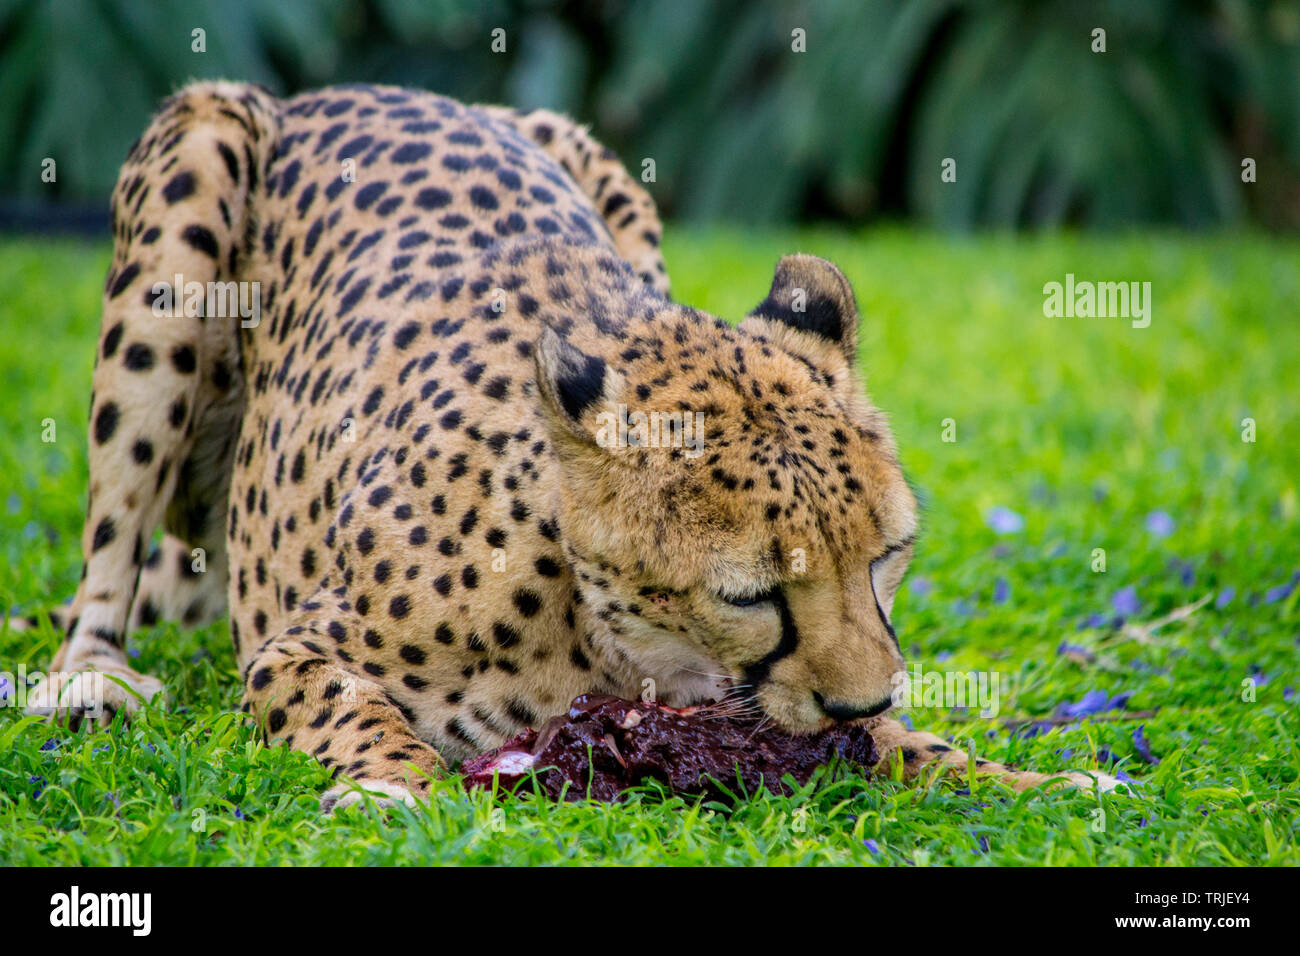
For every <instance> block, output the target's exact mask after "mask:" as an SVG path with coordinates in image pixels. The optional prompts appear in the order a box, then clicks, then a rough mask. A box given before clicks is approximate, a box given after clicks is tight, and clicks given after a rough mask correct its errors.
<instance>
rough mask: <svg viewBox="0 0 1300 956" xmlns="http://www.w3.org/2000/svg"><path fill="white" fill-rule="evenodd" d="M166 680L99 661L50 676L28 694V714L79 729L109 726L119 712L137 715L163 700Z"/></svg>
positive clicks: (39, 682)
mask: <svg viewBox="0 0 1300 956" xmlns="http://www.w3.org/2000/svg"><path fill="white" fill-rule="evenodd" d="M162 690H163V684H162V681H160V680H158V678H156V677H150V676H149V675H148V674H141V673H140V672H139V671H135V670H132V669H131V668H130V667H127V666H126V665H125V664H118V663H116V662H113V661H107V660H104V661H97V662H96V663H95V665H94V666H93V667H90V666H86V667H81V668H68V669H66V670H60V671H55V672H52V673H49V674H46V675H45V676H44V677H43V678H42V679H41V680H40V681H38V682H37V683H36V684H35V685H34V686H33V687H32V688H31V689H30V690H28V692H27V708H26V710H27V713H29V714H38V715H41V716H45V717H51V718H53V719H55V720H66V721H67V722H68V724H69V726H71V727H73V728H75V727H77V726H79V725H80V724H81V723H82V722H83V721H86V722H88V723H89V724H90V726H92V727H104V726H107V725H108V724H109V723H111V722H112V720H113V715H114V714H115V713H117V711H119V710H121V711H125V712H126V713H127V714H133V713H135V712H136V711H137V710H139V709H140V708H141V707H142V706H144V705H145V704H147V703H149V702H150V701H152V700H154V699H155V698H159V699H160V700H161V696H160V695H161V694H162Z"/></svg>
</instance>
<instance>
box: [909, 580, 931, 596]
mask: <svg viewBox="0 0 1300 956" xmlns="http://www.w3.org/2000/svg"><path fill="white" fill-rule="evenodd" d="M907 587H908V590H909V591H911V592H912V593H913V594H915V595H916V596H917V597H926V596H927V595H928V594H929V593H930V592H931V591H933V590H934V585H933V584H931V583H930V579H929V578H919V577H918V578H912V580H911V581H910V582H909V583H908V585H907Z"/></svg>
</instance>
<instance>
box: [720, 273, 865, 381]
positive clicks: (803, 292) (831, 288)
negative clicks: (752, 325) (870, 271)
mask: <svg viewBox="0 0 1300 956" xmlns="http://www.w3.org/2000/svg"><path fill="white" fill-rule="evenodd" d="M749 319H767V320H768V321H771V322H780V323H782V324H784V325H788V326H790V327H792V328H795V329H798V330H799V331H800V332H808V333H811V334H812V335H815V336H817V337H818V338H821V339H825V340H827V341H828V342H831V343H834V344H835V345H837V346H839V350H840V352H841V353H843V355H844V357H845V358H846V359H848V362H849V367H850V368H852V367H853V366H854V365H855V364H856V362H857V351H858V322H859V319H858V304H857V301H856V300H855V299H854V297H853V287H852V286H850V285H849V280H848V279H846V278H845V277H844V273H842V272H840V270H839V269H837V268H835V266H834V265H832V264H831V263H829V262H827V261H826V260H825V259H821V258H818V257H817V256H809V255H804V254H802V253H800V254H797V255H792V256H785V257H783V258H782V259H781V261H780V262H778V263H777V264H776V275H774V276H773V278H772V288H771V290H770V291H769V292H768V293H767V298H766V299H764V300H763V301H762V302H760V303H759V304H758V305H757V306H755V307H754V311H753V312H751V313H750V314H749ZM746 321H748V319H747V320H746ZM742 327H743V326H742Z"/></svg>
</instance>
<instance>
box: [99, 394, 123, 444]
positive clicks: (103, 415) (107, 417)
mask: <svg viewBox="0 0 1300 956" xmlns="http://www.w3.org/2000/svg"><path fill="white" fill-rule="evenodd" d="M121 419H122V412H121V410H120V409H119V408H118V407H117V403H116V402H105V403H104V404H103V405H101V406H100V407H99V413H98V414H97V415H95V441H96V443H98V444H100V445H102V444H104V442H106V441H108V440H109V439H110V438H112V437H113V433H114V432H115V431H117V423H118V422H119V421H121Z"/></svg>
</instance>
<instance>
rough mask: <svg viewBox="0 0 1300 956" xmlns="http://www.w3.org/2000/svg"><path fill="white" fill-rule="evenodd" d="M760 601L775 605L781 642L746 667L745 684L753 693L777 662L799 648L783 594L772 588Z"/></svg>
mask: <svg viewBox="0 0 1300 956" xmlns="http://www.w3.org/2000/svg"><path fill="white" fill-rule="evenodd" d="M762 600H764V601H771V602H772V603H773V604H775V605H776V612H777V614H779V615H780V616H781V640H780V641H779V642H778V643H777V645H776V649H775V650H773V651H771V652H770V653H768V654H767V655H765V656H764V657H763V658H762V659H761V660H759V661H756V662H755V663H753V664H750V665H748V666H746V668H745V683H747V684H749V686H750V687H752V688H753V689H754V690H755V691H757V690H758V685H759V684H761V683H763V682H764V681H765V680H767V678H768V676H769V675H770V674H771V673H772V667H773V665H775V664H776V662H777V661H779V660H781V659H782V658H784V657H789V656H790V655H791V654H793V653H794V652H795V651H796V650H798V648H799V629H798V628H796V627H795V625H794V615H793V614H791V613H790V605H789V603H788V602H787V601H786V599H785V593H784V592H783V591H782V590H781V589H780V588H773V589H772V590H771V591H769V592H768V593H766V594H764V595H763V596H762Z"/></svg>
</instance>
